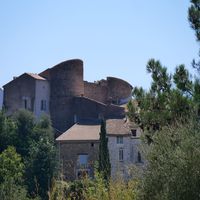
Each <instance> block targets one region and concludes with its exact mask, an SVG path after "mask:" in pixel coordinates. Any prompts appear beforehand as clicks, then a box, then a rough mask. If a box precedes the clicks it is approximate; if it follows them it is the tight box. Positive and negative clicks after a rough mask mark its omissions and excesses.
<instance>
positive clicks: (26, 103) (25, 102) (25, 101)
mask: <svg viewBox="0 0 200 200" xmlns="http://www.w3.org/2000/svg"><path fill="white" fill-rule="evenodd" d="M24 108H25V109H28V102H27V99H24Z"/></svg>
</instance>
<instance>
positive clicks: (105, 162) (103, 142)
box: [98, 120, 111, 180]
mask: <svg viewBox="0 0 200 200" xmlns="http://www.w3.org/2000/svg"><path fill="white" fill-rule="evenodd" d="M98 170H99V172H100V173H102V175H103V178H104V179H105V180H108V179H109V178H110V173H111V165H110V158H109V150H108V138H107V137H106V123H105V121H104V120H102V121H101V131H100V144H99V169H98Z"/></svg>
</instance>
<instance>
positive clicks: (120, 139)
mask: <svg viewBox="0 0 200 200" xmlns="http://www.w3.org/2000/svg"><path fill="white" fill-rule="evenodd" d="M117 144H123V136H117Z"/></svg>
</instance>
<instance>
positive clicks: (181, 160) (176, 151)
mask: <svg viewBox="0 0 200 200" xmlns="http://www.w3.org/2000/svg"><path fill="white" fill-rule="evenodd" d="M153 140H154V142H153V143H152V144H151V146H150V147H149V148H150V149H149V153H148V157H147V158H148V166H147V169H146V170H145V172H144V179H142V180H141V183H140V187H141V188H140V191H139V193H138V194H139V197H138V198H139V199H140V200H160V199H162V200H188V199H199V196H200V191H199V187H200V173H199V166H200V124H199V122H197V121H196V120H195V121H193V120H191V121H190V122H188V123H187V124H184V125H181V124H179V125H177V126H175V127H172V126H171V127H165V128H163V129H162V130H161V131H158V132H156V133H155V135H154V136H153Z"/></svg>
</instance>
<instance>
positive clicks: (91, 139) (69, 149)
mask: <svg viewBox="0 0 200 200" xmlns="http://www.w3.org/2000/svg"><path fill="white" fill-rule="evenodd" d="M106 131H107V137H108V148H109V156H110V163H111V176H112V177H113V178H115V177H116V176H118V175H120V176H122V177H123V178H128V177H129V175H130V174H129V169H130V167H132V166H133V165H135V164H142V163H143V160H142V158H141V152H140V149H139V145H140V142H141V140H140V134H141V132H140V129H139V128H134V129H131V127H130V126H129V123H128V122H127V121H126V120H124V119H108V120H106ZM99 133H100V123H99V122H93V123H77V124H75V125H74V126H72V127H71V128H70V129H68V130H67V131H66V132H64V133H63V134H62V135H60V136H59V137H58V138H57V139H56V142H57V143H58V146H59V160H60V163H61V171H62V173H63V176H64V179H69V180H74V179H77V178H79V177H80V176H82V175H84V174H87V175H89V176H90V177H93V175H94V166H95V163H96V161H98V155H99V138H100V137H99Z"/></svg>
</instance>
